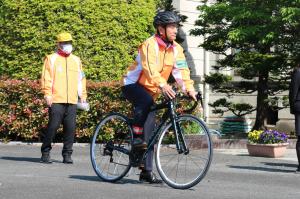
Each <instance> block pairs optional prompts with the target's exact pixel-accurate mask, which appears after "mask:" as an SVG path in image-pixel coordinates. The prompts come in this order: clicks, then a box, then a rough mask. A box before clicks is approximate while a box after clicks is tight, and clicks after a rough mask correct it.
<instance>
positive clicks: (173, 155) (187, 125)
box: [155, 115, 213, 189]
mask: <svg viewBox="0 0 300 199" xmlns="http://www.w3.org/2000/svg"><path fill="white" fill-rule="evenodd" d="M176 123H177V124H178V125H177V126H179V127H180V129H181V131H182V132H183V137H184V141H185V142H186V145H187V147H188V149H189V152H188V153H187V154H185V153H179V152H178V150H177V148H176V136H174V132H173V131H174V130H173V127H172V124H171V122H169V123H168V124H167V125H166V126H165V127H164V128H163V129H162V130H161V132H160V135H159V138H158V142H157V149H156V153H155V163H156V166H157V170H158V173H159V175H160V176H161V178H162V179H163V181H164V182H165V183H166V184H167V185H169V186H170V187H172V188H175V189H188V188H191V187H193V186H195V185H196V184H198V183H199V182H200V181H201V180H202V179H203V178H204V177H205V175H206V173H207V171H208V169H209V167H210V164H211V160H212V156H213V147H212V141H211V137H210V134H209V131H208V128H207V127H206V125H205V123H204V122H203V121H202V120H200V119H198V118H197V117H195V116H193V115H180V116H178V119H177V120H176ZM196 138H197V139H196ZM180 143H182V141H181V142H180ZM198 153H199V154H198ZM181 160H183V161H181Z"/></svg>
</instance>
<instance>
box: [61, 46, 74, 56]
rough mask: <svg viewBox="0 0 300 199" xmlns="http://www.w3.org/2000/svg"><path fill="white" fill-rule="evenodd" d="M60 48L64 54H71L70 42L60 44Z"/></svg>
mask: <svg viewBox="0 0 300 199" xmlns="http://www.w3.org/2000/svg"><path fill="white" fill-rule="evenodd" d="M61 50H62V51H63V52H64V53H66V54H71V52H72V50H73V46H72V44H63V45H61Z"/></svg>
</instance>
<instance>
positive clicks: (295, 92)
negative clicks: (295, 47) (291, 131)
mask: <svg viewBox="0 0 300 199" xmlns="http://www.w3.org/2000/svg"><path fill="white" fill-rule="evenodd" d="M289 102H290V112H291V114H294V115H295V130H296V135H297V137H298V139H297V144H296V153H297V158H298V168H297V169H296V172H297V173H300V63H299V64H297V67H296V68H295V69H294V71H293V73H292V75H291V84H290V92H289Z"/></svg>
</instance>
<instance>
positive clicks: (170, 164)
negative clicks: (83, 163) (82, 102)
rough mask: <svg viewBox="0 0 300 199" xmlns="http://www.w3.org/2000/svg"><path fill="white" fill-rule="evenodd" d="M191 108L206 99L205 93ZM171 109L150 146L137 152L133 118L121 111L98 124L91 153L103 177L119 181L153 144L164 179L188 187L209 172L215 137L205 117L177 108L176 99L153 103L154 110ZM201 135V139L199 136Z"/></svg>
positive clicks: (141, 159)
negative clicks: (185, 112)
mask: <svg viewBox="0 0 300 199" xmlns="http://www.w3.org/2000/svg"><path fill="white" fill-rule="evenodd" d="M197 99H198V100H197V102H195V103H194V105H193V106H192V107H191V108H190V110H189V111H191V110H192V109H194V108H195V107H196V106H197V103H198V101H200V102H201V103H202V97H201V93H198V95H197ZM160 109H167V110H166V111H165V112H164V114H163V115H162V117H161V122H160V124H158V125H157V126H156V127H155V129H154V131H153V135H152V137H151V138H150V140H149V142H148V146H147V149H146V150H145V151H144V152H143V153H142V154H137V153H135V152H133V150H132V149H133V148H132V146H131V143H132V141H133V130H132V126H131V123H132V120H131V119H129V118H128V117H127V116H125V115H123V114H120V113H115V112H113V113H110V114H108V115H106V116H105V117H104V118H103V119H102V120H101V121H100V122H99V123H98V125H97V127H96V130H95V133H94V135H93V137H92V140H91V146H90V156H91V162H92V166H93V169H94V171H95V172H96V174H97V175H98V176H99V177H100V178H101V179H102V180H103V181H108V182H116V181H118V180H120V179H122V178H123V177H124V176H125V175H126V174H127V173H128V172H129V170H130V168H131V167H139V166H141V164H142V162H143V161H144V160H145V158H146V156H147V153H148V151H149V150H150V149H151V147H154V146H155V145H156V148H155V164H156V168H157V171H158V173H159V175H160V177H161V178H162V180H163V181H164V182H165V183H166V184H167V185H169V186H170V187H172V188H175V189H188V188H191V187H193V186H195V185H196V184H198V183H199V182H200V181H201V180H202V179H203V178H204V177H205V175H206V173H207V171H208V169H209V167H210V163H211V160H212V155H213V149H212V141H211V137H210V133H209V130H208V128H207V127H206V125H205V123H204V122H203V121H202V119H199V118H197V117H195V116H193V115H190V114H179V113H177V112H176V99H173V100H166V101H164V102H162V103H160V104H157V105H154V106H153V107H151V111H156V110H160ZM196 138H197V139H196Z"/></svg>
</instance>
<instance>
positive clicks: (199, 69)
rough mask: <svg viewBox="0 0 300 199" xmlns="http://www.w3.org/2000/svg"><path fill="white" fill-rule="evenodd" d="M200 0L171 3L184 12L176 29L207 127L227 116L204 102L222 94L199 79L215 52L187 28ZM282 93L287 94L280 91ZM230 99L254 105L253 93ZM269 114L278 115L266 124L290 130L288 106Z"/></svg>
mask: <svg viewBox="0 0 300 199" xmlns="http://www.w3.org/2000/svg"><path fill="white" fill-rule="evenodd" d="M208 3H211V4H212V3H214V0H210V1H208ZM201 4H202V3H201V1H200V0H173V6H174V8H175V9H176V10H178V11H179V12H180V14H182V15H185V16H187V17H188V18H187V21H186V22H184V23H183V26H182V28H181V29H180V30H179V34H180V35H181V36H182V37H183V38H184V39H185V40H184V42H183V44H182V46H183V47H184V48H185V50H186V58H187V62H188V64H189V66H190V68H191V76H192V78H193V79H194V80H195V82H196V85H197V89H199V90H201V91H202V93H203V96H204V119H205V120H206V122H207V123H208V124H209V126H210V127H211V128H215V129H220V123H221V122H222V121H223V120H224V117H227V116H230V113H226V114H225V115H224V116H222V117H221V116H219V115H216V114H213V113H212V110H211V107H209V106H208V103H209V102H214V101H216V100H217V99H219V98H222V97H225V95H223V94H220V93H212V92H211V90H210V88H209V85H206V84H204V83H203V82H202V80H203V77H204V75H205V74H209V73H210V72H214V69H213V68H212V67H211V66H213V65H216V61H217V60H218V59H219V55H216V54H214V53H212V52H208V51H206V50H204V49H203V48H201V47H199V45H200V44H201V43H202V42H203V40H204V38H203V37H200V36H197V37H195V36H191V35H190V30H191V29H193V28H195V26H194V24H195V21H196V20H197V19H198V16H199V14H200V13H199V11H198V10H197V6H199V5H201ZM222 73H226V74H227V75H231V76H233V78H236V79H238V78H239V76H236V75H235V74H234V71H232V70H227V71H222ZM284 94H285V95H286V94H287V92H286V93H284ZM230 101H234V102H240V103H242V102H245V103H250V104H252V105H253V106H256V93H253V94H247V95H245V94H244V95H240V94H239V95H235V96H233V97H232V98H231V99H230ZM255 114H256V113H255V112H253V113H252V114H250V115H248V116H247V117H248V120H249V121H251V124H250V125H253V124H254V121H255ZM271 114H274V115H270V117H275V118H277V117H278V121H277V122H276V124H275V123H273V122H271V123H270V124H268V123H267V121H266V125H267V126H269V127H270V128H276V129H278V130H282V131H285V132H290V131H294V117H293V115H291V114H290V113H289V109H283V110H279V111H278V112H277V113H276V112H274V113H271Z"/></svg>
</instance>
